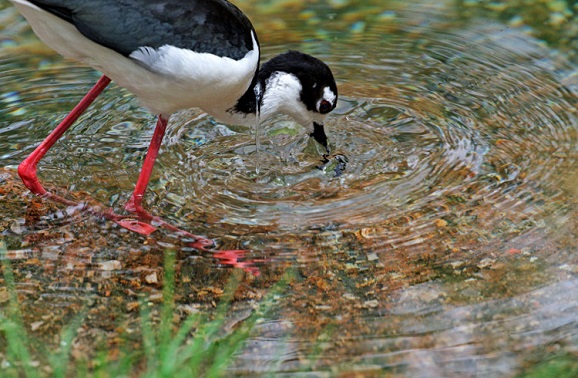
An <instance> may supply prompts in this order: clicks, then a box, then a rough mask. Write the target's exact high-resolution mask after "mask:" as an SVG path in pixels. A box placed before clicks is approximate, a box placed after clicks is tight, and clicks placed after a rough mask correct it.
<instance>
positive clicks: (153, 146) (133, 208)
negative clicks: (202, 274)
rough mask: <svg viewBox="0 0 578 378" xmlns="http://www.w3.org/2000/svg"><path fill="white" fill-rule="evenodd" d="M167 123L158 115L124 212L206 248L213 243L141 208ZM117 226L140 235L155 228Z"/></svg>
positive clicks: (127, 222)
mask: <svg viewBox="0 0 578 378" xmlns="http://www.w3.org/2000/svg"><path fill="white" fill-rule="evenodd" d="M168 123H169V116H165V115H163V114H160V115H159V117H158V120H157V125H156V127H155V131H154V133H153V137H152V140H151V143H150V145H149V149H148V151H147V154H146V156H145V160H144V162H143V166H142V169H141V172H140V175H139V177H138V180H137V182H136V185H135V188H134V192H133V193H132V195H131V196H130V198H129V200H128V202H127V203H126V205H125V207H124V208H125V210H127V211H130V212H133V213H136V214H137V215H138V217H139V218H140V219H142V220H143V221H145V222H152V223H155V224H157V225H160V226H162V227H164V228H166V229H168V230H170V231H173V232H177V233H179V234H181V235H183V236H185V237H190V238H193V239H195V242H194V245H195V246H196V247H197V248H207V247H211V246H213V245H214V243H213V242H212V241H211V240H209V239H206V238H203V237H201V236H197V235H193V234H191V233H189V232H187V231H183V230H181V229H179V228H177V227H175V226H173V225H172V224H170V223H167V222H166V221H164V220H163V219H161V218H159V217H156V216H153V215H151V214H150V213H149V212H148V211H146V210H145V209H144V207H143V206H142V201H143V198H144V194H145V191H146V189H147V186H148V183H149V180H150V177H151V174H152V171H153V167H154V165H155V161H156V158H157V156H158V153H159V149H160V147H161V144H162V141H163V137H164V135H165V132H166V129H167V124H168ZM115 222H116V223H118V224H119V225H121V226H122V227H124V228H127V229H129V230H132V231H135V232H138V233H140V234H144V235H149V234H150V233H152V232H153V231H154V230H155V228H154V227H153V226H151V225H150V224H147V223H143V222H138V221H134V220H129V219H122V220H118V221H115Z"/></svg>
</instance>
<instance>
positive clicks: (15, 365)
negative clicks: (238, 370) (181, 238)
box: [0, 251, 286, 377]
mask: <svg viewBox="0 0 578 378" xmlns="http://www.w3.org/2000/svg"><path fill="white" fill-rule="evenodd" d="M1 255H2V254H1V253H0V256H1ZM0 262H1V263H2V270H3V276H4V281H5V286H6V289H7V293H8V299H7V301H6V302H4V303H2V304H0V376H2V377H46V376H50V377H70V376H83V377H85V376H88V377H129V376H130V377H135V376H136V377H194V376H203V377H221V376H226V375H227V371H228V369H230V367H231V365H232V363H233V361H234V358H235V356H236V353H237V352H238V351H239V350H240V348H241V347H242V346H243V345H244V342H245V341H246V340H247V338H248V337H249V336H250V334H251V331H252V329H253V328H254V326H255V323H256V321H257V320H258V319H259V318H260V317H261V316H262V313H263V311H267V310H268V309H270V308H271V302H272V299H273V296H272V295H273V294H274V293H276V291H278V290H276V289H273V290H271V292H270V293H269V295H267V296H266V297H265V298H264V299H263V301H262V302H261V304H260V305H259V309H258V310H254V311H253V312H252V313H251V315H250V316H248V318H246V319H245V320H244V321H242V322H241V323H240V324H239V325H238V326H237V327H236V328H235V329H234V330H232V331H229V332H225V331H224V323H225V322H226V321H227V315H228V313H229V312H230V309H231V303H232V299H233V295H234V293H235V290H236V288H237V286H238V284H239V279H238V278H237V277H238V275H236V274H232V277H233V278H232V279H230V280H229V282H228V284H227V287H226V288H225V290H224V294H223V296H222V298H221V300H220V302H219V304H218V305H217V307H216V309H215V311H214V312H213V313H212V314H208V313H203V312H197V313H193V314H191V315H189V316H187V317H186V318H185V319H184V320H183V321H182V322H180V324H179V323H178V322H175V319H174V313H175V308H176V305H175V272H174V268H173V267H174V263H175V254H174V253H173V252H170V251H169V252H167V253H166V257H165V262H164V272H165V279H164V284H163V292H162V298H163V299H162V304H161V305H160V309H159V310H158V314H159V315H160V316H159V317H157V318H158V320H157V321H155V320H154V319H153V318H154V317H153V313H152V311H151V308H150V306H149V305H148V303H147V302H146V300H141V302H140V306H139V309H140V311H139V313H138V314H139V315H138V316H139V318H140V337H141V340H140V341H141V342H140V343H139V345H141V347H140V348H137V349H135V350H129V349H128V347H124V348H123V347H121V348H120V351H119V353H117V354H116V356H115V357H114V358H111V356H110V351H109V350H107V349H106V348H100V349H99V350H98V351H96V352H95V353H94V355H93V356H92V357H91V358H90V359H76V358H72V357H71V355H72V353H71V351H72V346H73V344H74V342H75V337H76V336H77V332H78V329H79V327H81V326H82V324H83V321H84V320H85V319H86V313H80V314H77V315H76V316H75V318H74V319H73V320H72V321H71V322H70V323H69V324H67V325H66V326H65V327H63V329H62V331H61V332H60V334H59V339H60V341H59V343H58V345H57V348H56V350H53V349H51V348H50V347H47V346H42V345H37V344H38V342H35V340H34V338H33V337H32V336H31V335H30V334H29V332H28V331H27V329H26V327H25V325H24V324H23V321H22V314H21V313H20V306H19V303H18V298H17V294H16V290H15V282H14V277H13V274H12V268H11V265H10V262H9V261H8V260H2V259H0ZM282 281H283V280H282ZM284 284H286V282H285V283H280V284H278V285H277V286H276V288H282V287H284V286H285V285H284ZM125 336H126V338H127V339H128V338H129V336H128V335H125ZM121 337H123V336H122V335H121ZM133 337H134V336H133ZM126 345H129V343H126ZM133 345H134V344H133Z"/></svg>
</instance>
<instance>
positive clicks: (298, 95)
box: [257, 51, 337, 149]
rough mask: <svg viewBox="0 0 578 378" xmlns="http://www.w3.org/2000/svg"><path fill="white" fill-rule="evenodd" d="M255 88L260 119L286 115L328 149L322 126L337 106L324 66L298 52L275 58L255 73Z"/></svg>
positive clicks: (328, 75) (334, 85) (333, 82)
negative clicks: (258, 95)
mask: <svg viewBox="0 0 578 378" xmlns="http://www.w3.org/2000/svg"><path fill="white" fill-rule="evenodd" d="M257 88H258V92H260V96H261V98H260V107H259V108H260V114H261V116H262V117H264V118H266V117H268V116H270V115H272V114H274V113H284V114H287V115H289V116H291V117H292V118H294V119H295V120H296V121H297V122H299V123H300V124H301V125H303V126H304V127H305V128H306V129H307V130H308V131H309V133H310V135H311V136H312V137H313V138H314V139H315V140H316V141H317V142H319V143H320V144H321V145H323V146H324V147H325V148H326V149H328V147H327V136H326V135H325V130H324V126H323V125H324V121H325V117H326V116H327V114H328V113H329V112H331V111H332V110H333V109H335V106H336V105H337V85H336V84H335V79H334V78H333V74H332V73H331V70H330V69H329V67H328V66H327V65H326V64H325V63H323V62H322V61H321V60H319V59H317V58H314V57H312V56H311V55H307V54H304V53H301V52H298V51H289V52H287V53H284V54H281V55H278V56H276V57H274V58H273V59H271V60H269V61H268V62H266V63H265V64H264V65H263V67H262V68H261V70H260V71H259V84H258V87H257Z"/></svg>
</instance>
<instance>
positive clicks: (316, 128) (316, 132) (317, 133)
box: [309, 122, 329, 152]
mask: <svg viewBox="0 0 578 378" xmlns="http://www.w3.org/2000/svg"><path fill="white" fill-rule="evenodd" d="M309 135H310V136H312V137H313V139H315V140H316V141H317V143H319V144H320V145H322V146H323V147H325V149H326V150H327V152H329V147H328V146H327V135H325V129H324V128H323V125H320V124H318V123H316V122H313V132H312V133H311V134H309Z"/></svg>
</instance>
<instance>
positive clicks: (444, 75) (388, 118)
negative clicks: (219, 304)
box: [153, 26, 577, 245]
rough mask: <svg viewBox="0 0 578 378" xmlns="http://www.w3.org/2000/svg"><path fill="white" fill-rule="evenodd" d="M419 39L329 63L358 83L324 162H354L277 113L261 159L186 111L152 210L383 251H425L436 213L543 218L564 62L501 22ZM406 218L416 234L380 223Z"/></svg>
mask: <svg viewBox="0 0 578 378" xmlns="http://www.w3.org/2000/svg"><path fill="white" fill-rule="evenodd" d="M424 32H425V31H424ZM415 33H416V30H413V29H412V30H407V32H406V34H403V33H402V34H400V35H398V36H396V37H391V38H390V39H388V40H383V41H381V40H380V39H379V37H378V36H375V37H374V38H376V40H374V41H369V42H368V44H369V45H379V46H380V47H379V50H377V51H371V54H370V55H369V53H368V55H363V51H360V52H358V54H356V55H347V53H346V52H345V51H344V52H341V53H339V52H336V54H333V55H332V57H328V58H329V59H331V60H333V62H331V61H330V62H329V63H330V65H331V66H332V67H334V70H335V71H336V76H337V77H346V78H352V77H354V78H355V79H356V80H355V82H354V83H352V82H344V83H340V90H341V93H342V97H341V102H340V104H339V107H338V109H336V111H335V113H336V114H334V115H332V116H331V117H330V118H329V119H328V122H327V125H326V130H327V133H328V135H329V138H330V144H331V148H332V156H335V155H336V154H340V155H345V156H346V157H347V158H348V163H347V167H346V169H345V172H344V173H343V174H342V175H339V176H338V177H336V175H335V172H334V168H335V164H336V163H335V161H330V162H329V163H327V164H326V165H323V164H322V158H321V154H322V151H321V150H320V148H318V146H316V145H315V143H314V142H313V141H311V140H309V138H308V137H307V136H306V135H307V133H306V132H305V131H304V130H303V129H302V128H301V127H299V126H296V125H294V123H292V122H291V121H289V120H286V119H284V118H280V119H276V120H271V121H268V122H266V123H264V124H262V125H260V127H261V131H260V134H261V135H262V137H261V144H262V147H261V150H260V152H259V153H257V152H256V148H255V139H254V136H253V135H252V134H251V132H250V130H247V129H240V130H239V129H232V128H229V127H227V126H224V125H218V124H215V123H214V121H211V120H210V119H208V118H207V117H205V116H204V115H202V114H198V113H195V114H190V113H185V114H181V115H179V116H178V117H176V118H175V121H176V122H175V127H174V128H173V129H172V130H171V134H170V135H169V137H168V143H167V146H166V147H165V150H164V154H163V157H162V158H161V161H160V165H161V166H162V168H161V171H162V172H163V173H162V177H161V179H160V181H159V185H160V186H161V187H163V188H165V189H168V191H167V192H166V193H163V191H162V190H159V191H157V192H156V193H158V196H159V197H157V198H155V200H153V203H155V205H156V206H158V209H159V211H162V209H163V208H166V207H167V206H169V208H170V209H171V211H170V213H172V212H173V210H174V211H176V214H177V217H175V221H179V220H181V221H182V219H183V216H184V217H185V218H188V219H207V218H208V219H210V220H211V222H212V223H215V224H221V225H223V226H226V229H230V228H235V227H238V226H245V227H248V228H244V229H245V230H246V234H245V236H244V237H247V238H249V239H250V238H251V234H252V233H259V232H261V231H263V230H267V231H268V232H272V231H274V232H275V233H277V234H278V235H277V236H279V235H281V236H282V235H283V234H284V233H288V232H291V233H294V232H297V233H299V232H303V231H305V230H311V229H331V230H339V231H340V232H358V231H360V230H363V231H364V235H366V236H367V235H374V236H375V235H376V234H375V233H376V232H377V234H379V238H380V239H382V241H383V242H384V243H386V244H387V245H392V244H396V243H404V244H407V243H410V244H411V243H416V244H422V242H423V240H425V239H423V238H422V237H425V236H426V235H430V234H431V231H432V230H431V228H432V227H433V226H432V220H433V219H439V218H443V217H444V216H449V215H450V214H455V213H456V211H459V210H460V209H466V208H470V209H471V208H472V207H474V208H475V207H476V206H475V205H476V204H479V203H481V202H484V201H485V202H486V203H489V202H491V205H492V207H493V208H495V209H497V208H502V209H505V208H518V209H516V210H515V211H516V212H517V214H518V213H536V212H538V213H544V212H546V209H545V206H544V198H546V197H549V198H550V199H552V198H553V197H554V196H556V193H558V191H559V188H558V187H557V184H556V182H557V181H558V180H559V177H560V175H564V172H565V169H568V167H569V165H568V160H567V158H568V157H570V156H571V155H572V154H573V153H575V152H574V148H575V146H576V133H575V130H576V123H577V120H576V117H575V110H576V109H575V101H576V97H575V94H574V93H572V92H571V90H570V89H568V88H570V85H571V84H572V83H571V80H572V79H571V78H572V71H571V70H570V68H569V66H568V65H566V63H565V62H564V61H563V60H559V61H556V60H554V58H552V57H551V55H547V53H548V51H546V50H545V49H544V48H542V47H541V46H540V45H539V44H538V43H536V42H534V41H533V40H531V39H530V38H528V37H526V36H524V35H522V34H521V33H519V32H515V31H510V30H502V29H501V28H498V27H495V26H494V27H492V26H475V27H472V28H469V29H467V30H459V31H456V32H451V31H447V30H444V31H442V30H431V29H428V30H427V34H423V35H420V36H418V37H416V35H415ZM565 84H566V85H565ZM191 119H192V121H191ZM187 120H188V121H187ZM171 205H172V206H171ZM408 217H409V218H410V219H412V220H411V222H412V224H413V226H412V229H413V230H414V232H412V233H411V236H403V237H400V235H399V234H396V233H395V231H392V230H391V228H390V227H388V225H390V224H392V223H396V222H399V221H400V220H403V219H407V218H408ZM404 222H405V221H404ZM279 233H280V234H279ZM287 235H288V236H290V235H291V234H287ZM426 239H427V238H426Z"/></svg>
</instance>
